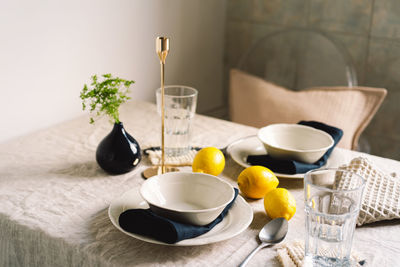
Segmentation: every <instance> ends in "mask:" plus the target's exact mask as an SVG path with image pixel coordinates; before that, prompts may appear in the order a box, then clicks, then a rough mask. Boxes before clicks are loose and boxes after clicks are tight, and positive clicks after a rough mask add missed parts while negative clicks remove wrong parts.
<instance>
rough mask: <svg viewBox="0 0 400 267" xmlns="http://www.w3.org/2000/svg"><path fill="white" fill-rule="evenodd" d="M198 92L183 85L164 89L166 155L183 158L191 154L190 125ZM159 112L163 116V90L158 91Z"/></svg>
mask: <svg viewBox="0 0 400 267" xmlns="http://www.w3.org/2000/svg"><path fill="white" fill-rule="evenodd" d="M197 94H198V93H197V90H196V89H194V88H192V87H188V86H181V85H170V86H165V87H164V105H165V112H164V116H165V121H164V144H165V155H167V156H172V157H176V156H182V155H185V154H186V153H188V152H189V150H190V148H191V146H190V137H191V130H190V128H191V127H190V125H191V122H192V120H193V117H194V114H195V112H196V105H197ZM156 101H157V111H158V114H160V116H161V88H158V89H157V91H156Z"/></svg>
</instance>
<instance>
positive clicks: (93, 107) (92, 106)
mask: <svg viewBox="0 0 400 267" xmlns="http://www.w3.org/2000/svg"><path fill="white" fill-rule="evenodd" d="M102 77H103V79H102V80H101V81H100V80H99V79H98V77H97V75H93V76H92V77H91V78H92V83H91V84H90V86H88V85H86V84H85V85H84V86H83V89H82V91H81V94H80V98H81V99H82V109H83V110H85V109H87V108H88V109H89V111H90V113H93V112H95V113H96V116H100V115H102V114H106V115H108V116H109V117H110V119H111V120H112V121H114V122H115V123H119V122H120V120H119V111H118V110H119V106H120V105H121V104H123V103H125V102H126V101H127V100H129V99H131V98H130V97H129V96H127V94H128V93H129V92H130V90H129V87H130V86H131V84H133V83H135V81H129V80H124V79H121V78H118V77H112V75H111V74H103V75H102ZM90 123H94V118H93V117H91V118H90Z"/></svg>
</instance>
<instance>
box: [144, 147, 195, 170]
mask: <svg viewBox="0 0 400 267" xmlns="http://www.w3.org/2000/svg"><path fill="white" fill-rule="evenodd" d="M198 150H199V148H197V147H196V148H192V149H191V150H190V151H189V152H188V153H186V154H185V155H182V156H177V157H169V156H165V164H166V165H179V166H192V163H193V159H194V157H195V156H196V153H197V152H198ZM144 154H146V155H148V157H149V160H150V162H151V164H152V165H160V164H161V150H160V149H159V148H148V149H145V150H144Z"/></svg>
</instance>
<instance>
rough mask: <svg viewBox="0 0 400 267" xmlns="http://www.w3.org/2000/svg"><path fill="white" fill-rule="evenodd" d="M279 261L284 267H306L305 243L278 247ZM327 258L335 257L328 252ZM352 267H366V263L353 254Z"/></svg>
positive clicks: (298, 242) (299, 242)
mask: <svg viewBox="0 0 400 267" xmlns="http://www.w3.org/2000/svg"><path fill="white" fill-rule="evenodd" d="M276 252H277V256H276V257H277V259H278V261H279V263H280V264H281V265H282V266H283V267H301V266H304V265H305V263H304V242H303V241H300V240H294V241H291V242H286V243H283V244H281V245H277V248H276ZM326 256H329V257H334V256H335V255H332V252H330V251H326ZM350 258H351V266H355V267H360V266H365V261H364V260H362V259H361V257H360V256H359V255H358V254H357V253H355V252H352V253H351V256H350Z"/></svg>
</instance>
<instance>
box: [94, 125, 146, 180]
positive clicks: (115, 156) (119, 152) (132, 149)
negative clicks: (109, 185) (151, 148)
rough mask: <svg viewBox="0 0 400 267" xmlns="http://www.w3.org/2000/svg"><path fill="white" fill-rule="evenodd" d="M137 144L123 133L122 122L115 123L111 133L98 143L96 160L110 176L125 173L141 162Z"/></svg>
mask: <svg viewBox="0 0 400 267" xmlns="http://www.w3.org/2000/svg"><path fill="white" fill-rule="evenodd" d="M141 158H142V157H141V152H140V146H139V143H138V142H137V141H136V140H135V139H134V138H133V137H132V136H131V135H130V134H129V133H127V132H126V131H125V129H124V126H123V124H122V122H120V123H115V124H114V128H113V129H112V131H111V132H110V133H109V134H108V135H107V136H106V137H104V139H103V140H102V141H101V142H100V144H99V146H98V147H97V151H96V160H97V163H98V164H99V165H100V167H101V168H102V169H103V170H105V171H106V172H108V173H110V174H122V173H127V172H129V171H131V170H132V169H134V168H135V167H136V166H137V165H138V164H139V162H140V160H141Z"/></svg>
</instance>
